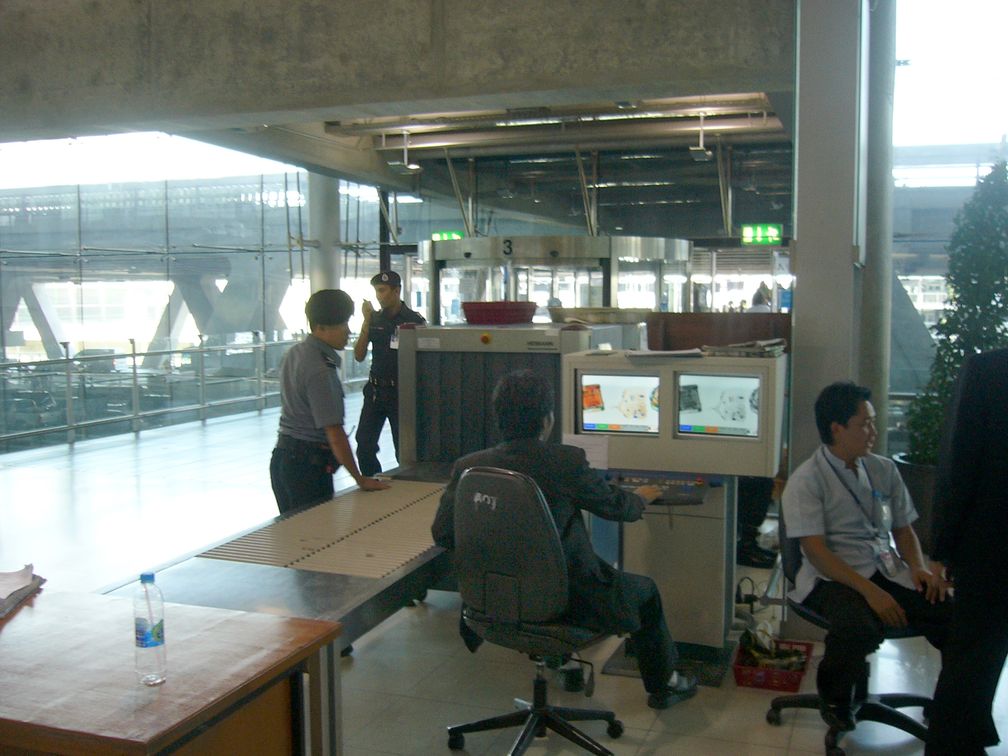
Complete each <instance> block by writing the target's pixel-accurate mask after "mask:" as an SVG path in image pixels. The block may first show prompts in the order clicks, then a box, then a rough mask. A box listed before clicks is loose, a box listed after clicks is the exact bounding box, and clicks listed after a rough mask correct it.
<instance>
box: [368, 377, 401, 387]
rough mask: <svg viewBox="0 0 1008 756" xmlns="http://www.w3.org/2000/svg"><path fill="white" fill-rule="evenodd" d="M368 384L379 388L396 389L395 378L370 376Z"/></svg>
mask: <svg viewBox="0 0 1008 756" xmlns="http://www.w3.org/2000/svg"><path fill="white" fill-rule="evenodd" d="M368 383H370V384H371V385H372V386H378V387H379V388H395V385H396V382H395V378H375V377H374V376H373V375H370V376H368Z"/></svg>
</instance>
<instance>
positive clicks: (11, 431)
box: [0, 333, 370, 452]
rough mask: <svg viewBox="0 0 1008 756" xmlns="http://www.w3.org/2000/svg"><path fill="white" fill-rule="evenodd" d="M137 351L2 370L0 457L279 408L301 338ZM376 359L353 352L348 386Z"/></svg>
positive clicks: (347, 365)
mask: <svg viewBox="0 0 1008 756" xmlns="http://www.w3.org/2000/svg"><path fill="white" fill-rule="evenodd" d="M129 341H130V351H129V352H128V353H116V352H114V351H113V350H87V352H88V353H87V354H84V353H79V354H78V355H76V356H74V357H71V356H70V354H69V344H68V343H66V342H63V344H62V346H63V351H64V352H65V353H66V356H65V357H64V358H63V359H58V360H39V361H34V362H11V363H5V364H0V407H2V414H0V452H3V451H13V450H15V449H25V448H32V447H36V446H48V445H52V444H59V443H74V442H75V441H76V440H78V439H80V438H85V437H96V436H102V435H112V434H116V433H129V432H134V433H136V432H139V431H141V430H143V429H145V428H153V427H159V426H164V425H171V424H174V423H179V422H189V421H193V420H206V419H207V418H210V417H219V416H222V415H228V414H235V413H238V412H250V411H261V410H263V409H265V408H267V407H275V406H278V405H279V402H280V387H279V383H278V380H277V373H278V367H279V364H280V359H281V357H282V356H283V353H284V352H285V351H286V350H287V349H288V348H289V347H290V346H291V345H292V344H295V343H297V340H288V341H270V342H266V341H263V340H262V338H261V334H259V333H253V334H252V341H251V342H249V343H232V344H226V345H222V346H216V345H215V346H208V345H206V343H205V341H206V339H205V338H204V337H202V336H201V337H200V345H199V346H195V347H187V348H185V349H172V350H153V351H148V352H138V351H137V350H136V342H135V340H134V339H130V340H129ZM369 367H370V366H369V362H368V361H365V362H363V363H357V362H355V361H354V359H353V353H352V351H350V350H346V351H345V352H344V359H343V371H344V374H343V378H344V383H348V384H349V385H350V386H351V387H359V386H360V385H361V384H362V383H363V382H364V380H366V378H367V374H368V370H369Z"/></svg>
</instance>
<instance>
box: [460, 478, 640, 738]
mask: <svg viewBox="0 0 1008 756" xmlns="http://www.w3.org/2000/svg"><path fill="white" fill-rule="evenodd" d="M454 558H455V569H456V573H457V576H458V584H459V593H461V594H462V601H463V603H464V605H465V609H464V610H463V617H464V618H465V622H466V624H467V625H468V626H469V627H470V628H471V629H472V630H473V632H475V633H476V634H477V635H479V636H480V637H481V638H483V639H484V640H487V641H489V642H490V643H496V644H497V645H500V646H506V647H508V648H513V649H515V650H517V651H521V652H522V653H523V654H528V655H529V656H530V657H531V658H532V660H533V661H535V663H536V677H535V681H534V683H533V698H532V703H527V702H524V701H518V700H516V703H518V704H519V705H521V707H522V708H521V710H519V711H514V712H511V713H509V714H503V715H501V716H497V717H491V718H489V719H484V720H481V721H479V722H471V723H469V724H462V725H453V726H451V727H449V728H448V747H449V748H451V749H461V748H463V747H464V746H465V738H464V734H465V733H469V732H481V731H484V730H499V729H503V728H506V727H517V726H518V725H524V726H523V729H522V731H521V733H520V734H519V735H518V737H517V739H516V740H515V742H514V745H513V746H512V747H511V751H510V753H511V754H512V756H517V755H518V754H521V753H524V752H525V750H526V749H527V748H528V746H529V744H531V742H532V739H533V738H534V737H543V736H545V735H546V728H549V729H551V730H553V731H554V732H557V733H559V734H560V735H562V736H563V737H565V738H567V740H570V741H571V742H573V743H576V744H577V745H579V746H581V747H582V748H584V749H585V750H587V751H590V752H591V753H594V754H598V756H612V752H611V751H609V750H608V749H606V748H604V747H603V746H602V745H600V744H599V743H597V742H596V741H595V740H593V739H592V738H590V737H588V736H587V735H585V734H584V733H583V732H581V730H579V729H577V728H576V727H574V726H573V725H571V724H570V722H571V721H579V720H580V721H583V720H604V721H606V722H608V723H609V726H608V728H607V733H608V734H609V736H610V737H613V738H618V737H619V736H620V735H622V734H623V724H622V722H620V721H619V720H618V719H616V715H615V714H613V712H611V711H602V710H590V709H568V708H565V707H560V706H551V705H549V704H548V703H547V702H546V678H545V677H544V672H545V667H546V664H547V661H548V660H549V659H555V658H557V657H561V658H562V657H566V656H568V655H570V654H574V653H575V652H578V651H580V650H581V649H584V648H586V647H588V646H590V645H592V644H593V643H595V642H597V641H599V640H602V639H603V638H604V637H605V634H600V633H598V632H596V631H594V630H589V629H587V628H583V627H578V626H576V625H571V624H569V623H566V622H564V621H563V619H562V616H563V614H564V612H565V611H566V609H567V597H568V586H567V563H566V560H565V558H564V552H563V547H562V546H561V543H560V535H559V533H557V529H556V524H555V523H554V521H553V514H552V513H551V512H550V509H549V506H547V504H546V500H545V498H543V494H542V491H540V490H539V486H538V485H536V482H535V481H534V480H532V478H530V477H528V476H527V475H522V474H521V473H516V472H511V471H509V470H501V469H498V468H493V467H472V468H469V469H468V470H466V471H464V472H463V473H462V476H461V477H460V478H459V483H458V488H457V489H456V492H455V554H454ZM592 688H593V677H592V675H591V673H589V677H588V682H587V684H586V685H585V694H586V695H591V692H592Z"/></svg>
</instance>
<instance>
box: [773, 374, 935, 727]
mask: <svg viewBox="0 0 1008 756" xmlns="http://www.w3.org/2000/svg"><path fill="white" fill-rule="evenodd" d="M870 398H871V392H870V391H869V390H868V389H867V388H864V387H863V386H857V385H855V384H853V383H849V382H848V383H834V384H831V385H829V386H827V387H826V388H825V389H823V390H822V392H821V393H820V394H819V398H818V399H817V400H816V403H815V418H816V426H817V427H818V429H819V436H820V438H821V439H822V443H823V445H822V446H820V447H819V448H818V449H817V450H816V451H815V453H814V454H813V455H812V456H811V457H810V458H809V459H807V460H806V461H805V462H803V463H802V464H801V465H800V466H799V467H798V469H797V470H795V471H794V473H793V474H792V475H791V477H790V479H789V480H788V483H787V487H786V488H785V489H784V495H783V498H782V501H781V506H782V508H783V516H784V522H785V525H786V527H787V535H788V537H789V538H799V539H800V540H801V549H802V553H803V554H804V559H803V561H802V566H801V569H800V571H799V572H798V575H797V578H796V585H795V589H794V591H793V592H792V593H791V594H790V597H791V598H792V599H795V600H798V601H801V602H802V603H803V604H804V605H805V606H807V607H809V608H810V609H812V610H813V611H815V612H817V613H819V614H821V615H822V616H823V617H825V618H826V619H827V620H829V623H830V629H829V632H828V634H827V635H826V653H825V656H824V657H823V660H822V662H821V663H820V665H819V670H818V673H817V677H816V685H817V687H818V690H819V695H820V697H821V698H822V699H823V707H822V716H823V719H824V720H825V721H826V722H827V724H829V725H830V726H832V727H838V728H840V729H842V730H850V729H853V728H854V717H853V715H852V712H851V701H852V695H853V692H854V686H855V684H856V683H857V681H858V679H859V677H862V676H864V675H866V674H867V665H866V663H865V657H866V656H867V655H868V654H870V653H872V652H873V651H875V650H876V649H877V648H878V647H879V645H880V644H881V643H882V640H883V633H884V628H885V626H889V627H904V626H906V625H907V624H908V623H909V624H913V625H914V626H915V627H917V628H918V629H920V630H921V631H922V633H923V635H924V636H925V637H926V638H927V639H928V641H930V642H931V644H932V645H933V646H935V647H936V648H939V649H940V648H941V647H942V645H943V644H944V640H945V637H946V634H947V630H948V623H949V619H950V617H951V611H950V610H951V606H950V601H946V590H947V589H948V587H949V585H948V583H946V582H945V580H944V579H943V578H942V576H941V574H940V570H939V569H937V568H938V567H939V566H938V565H935V567H936V569H935V570H932V569H931V565H930V564H929V563H928V562H927V561H925V558H924V556H923V554H922V553H921V548H920V542H919V541H918V540H917V535H916V534H915V533H914V531H913V528H912V527H911V523H912V522H913V521H914V520H915V519H917V512H916V510H915V509H914V506H913V502H912V501H911V500H910V495H909V493H907V490H906V487H905V486H904V485H903V480H902V479H901V478H900V475H899V471H898V470H897V469H896V465H895V464H894V463H893V462H892V460H890V459H888V458H886V457H880V456H878V455H876V454H872V453H871V449H872V445H873V444H874V442H875V438H876V432H875V410H874V408H873V407H872V405H871V402H870V401H869V399H870ZM893 543H895V549H894V548H893Z"/></svg>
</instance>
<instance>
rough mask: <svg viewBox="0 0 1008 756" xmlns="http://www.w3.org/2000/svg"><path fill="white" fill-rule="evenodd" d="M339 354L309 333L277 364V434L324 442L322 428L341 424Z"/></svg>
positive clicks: (341, 397)
mask: <svg viewBox="0 0 1008 756" xmlns="http://www.w3.org/2000/svg"><path fill="white" fill-rule="evenodd" d="M341 364H342V362H341V360H340V355H339V352H337V351H336V350H335V349H333V348H332V347H331V346H329V345H328V344H326V343H325V342H323V341H322V340H320V339H318V338H316V337H315V336H312V335H311V334H309V335H308V336H307V337H306V338H305V340H304V341H302V342H301V343H300V344H295V345H294V346H292V347H291V348H290V349H288V350H287V353H286V354H285V355H284V358H283V362H282V363H281V364H280V433H282V434H284V435H285V436H291V437H293V438H297V439H300V440H302V441H316V442H318V443H320V444H325V443H327V441H326V434H325V427H326V426H327V425H339V426H342V425H343V414H344V412H343V385H342V384H341V383H340V372H339V371H340V366H341Z"/></svg>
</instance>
